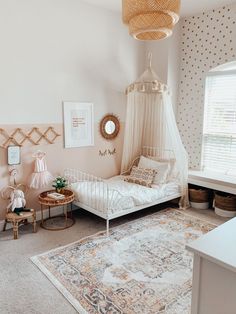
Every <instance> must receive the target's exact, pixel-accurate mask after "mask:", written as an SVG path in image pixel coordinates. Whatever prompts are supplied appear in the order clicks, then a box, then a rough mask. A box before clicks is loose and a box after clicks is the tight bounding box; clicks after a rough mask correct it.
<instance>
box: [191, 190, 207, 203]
mask: <svg viewBox="0 0 236 314" xmlns="http://www.w3.org/2000/svg"><path fill="white" fill-rule="evenodd" d="M189 200H190V201H191V202H195V203H205V202H209V190H206V189H193V188H191V189H189Z"/></svg>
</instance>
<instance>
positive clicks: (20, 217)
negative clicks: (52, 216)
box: [1, 184, 36, 239]
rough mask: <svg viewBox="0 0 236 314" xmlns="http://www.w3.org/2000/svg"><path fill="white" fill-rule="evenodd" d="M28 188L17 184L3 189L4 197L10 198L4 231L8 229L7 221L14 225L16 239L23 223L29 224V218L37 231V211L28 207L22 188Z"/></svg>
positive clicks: (2, 194)
mask: <svg viewBox="0 0 236 314" xmlns="http://www.w3.org/2000/svg"><path fill="white" fill-rule="evenodd" d="M24 188H26V186H25V185H24V184H18V185H17V186H15V187H13V186H7V187H6V188H4V189H3V190H2V191H1V196H2V198H3V199H10V203H9V205H8V206H7V212H6V217H5V223H4V227H3V231H5V230H6V226H7V223H11V224H12V226H13V234H14V239H18V228H19V226H20V225H21V224H24V225H25V224H28V219H31V223H32V225H33V231H34V232H36V212H35V210H34V209H26V208H25V205H26V201H25V197H24V192H23V191H22V189H24Z"/></svg>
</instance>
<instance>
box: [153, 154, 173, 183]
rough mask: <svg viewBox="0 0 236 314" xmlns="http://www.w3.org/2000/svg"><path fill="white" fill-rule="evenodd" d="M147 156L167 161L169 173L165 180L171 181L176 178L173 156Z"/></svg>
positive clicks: (159, 160)
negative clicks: (163, 157) (167, 157)
mask: <svg viewBox="0 0 236 314" xmlns="http://www.w3.org/2000/svg"><path fill="white" fill-rule="evenodd" d="M148 158H150V159H152V160H155V161H158V162H161V163H163V162H164V163H169V165H170V166H169V173H168V176H167V181H173V180H174V179H176V177H177V172H176V160H175V159H174V158H171V159H161V158H158V157H154V156H148Z"/></svg>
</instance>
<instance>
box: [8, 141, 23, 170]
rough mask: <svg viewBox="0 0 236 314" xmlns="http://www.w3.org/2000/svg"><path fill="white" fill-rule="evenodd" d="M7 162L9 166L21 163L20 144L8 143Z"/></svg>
mask: <svg viewBox="0 0 236 314" xmlns="http://www.w3.org/2000/svg"><path fill="white" fill-rule="evenodd" d="M7 163H8V165H9V166H15V165H19V164H20V163H21V156H20V146H16V145H10V146H8V147H7Z"/></svg>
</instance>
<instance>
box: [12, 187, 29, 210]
mask: <svg viewBox="0 0 236 314" xmlns="http://www.w3.org/2000/svg"><path fill="white" fill-rule="evenodd" d="M25 205H26V201H25V195H24V193H23V191H21V190H19V189H14V190H13V191H12V192H11V194H10V203H9V205H8V206H7V208H8V209H11V211H12V212H14V213H16V214H17V215H22V214H21V212H29V211H30V209H26V208H25Z"/></svg>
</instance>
